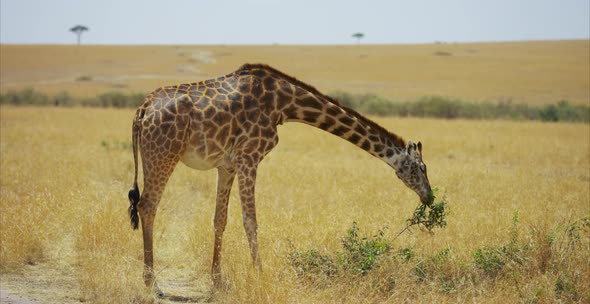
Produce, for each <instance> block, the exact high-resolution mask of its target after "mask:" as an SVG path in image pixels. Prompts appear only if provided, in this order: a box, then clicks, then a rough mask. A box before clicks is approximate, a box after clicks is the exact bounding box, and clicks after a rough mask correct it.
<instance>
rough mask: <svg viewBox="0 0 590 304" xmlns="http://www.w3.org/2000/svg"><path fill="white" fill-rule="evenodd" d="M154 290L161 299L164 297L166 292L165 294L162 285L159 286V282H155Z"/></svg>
mask: <svg viewBox="0 0 590 304" xmlns="http://www.w3.org/2000/svg"><path fill="white" fill-rule="evenodd" d="M152 292H153V293H154V295H155V296H156V297H158V298H160V299H163V298H164V297H165V296H166V294H164V292H163V291H162V290H161V289H160V287H158V283H155V282H154V286H153V288H152Z"/></svg>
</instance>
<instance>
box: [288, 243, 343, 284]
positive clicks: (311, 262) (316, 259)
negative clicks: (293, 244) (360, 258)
mask: <svg viewBox="0 0 590 304" xmlns="http://www.w3.org/2000/svg"><path fill="white" fill-rule="evenodd" d="M288 258H289V262H290V263H291V266H293V268H294V269H295V272H296V273H297V275H299V276H302V277H309V278H311V279H317V278H322V279H326V278H329V277H333V276H335V275H336V272H337V270H336V264H335V263H334V261H333V260H332V258H331V257H330V256H328V255H324V254H321V253H319V252H318V251H317V250H315V249H309V250H304V251H302V250H297V249H294V248H293V249H292V250H291V252H290V253H289V256H288Z"/></svg>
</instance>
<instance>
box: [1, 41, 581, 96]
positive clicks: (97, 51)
mask: <svg viewBox="0 0 590 304" xmlns="http://www.w3.org/2000/svg"><path fill="white" fill-rule="evenodd" d="M588 54H590V40H578V41H542V42H510V43H475V44H464V43H461V44H424V45H341V46H282V45H275V46H229V45H228V46H184V45H183V46H69V45H68V46H37V45H26V46H18V45H1V46H0V81H1V88H0V91H2V92H6V91H8V90H13V89H21V88H25V87H34V88H35V89H36V90H39V91H42V92H45V93H48V94H51V95H54V94H57V93H59V92H61V91H67V92H69V93H71V94H73V95H74V96H80V97H89V96H94V95H96V94H100V93H104V92H109V91H113V90H122V91H125V92H131V93H137V92H142V93H144V92H149V91H151V90H153V89H154V88H157V87H160V86H162V85H164V84H175V83H181V82H195V81H199V80H203V79H208V78H211V77H214V76H218V75H224V74H227V73H229V72H231V71H234V70H235V69H237V68H238V67H239V66H241V65H242V64H244V63H246V62H251V63H255V62H261V63H267V64H270V65H272V66H274V67H276V68H278V69H280V70H282V71H284V72H286V73H288V74H290V75H294V76H296V77H298V78H300V79H303V80H305V81H306V82H308V83H311V84H313V85H314V86H317V88H318V89H320V90H321V91H323V92H328V93H329V92H333V91H338V90H339V91H345V92H350V93H373V94H378V95H382V96H385V97H388V98H392V99H395V100H413V99H416V98H419V97H423V96H430V95H442V96H447V97H455V98H461V99H465V100H468V101H474V102H484V101H489V102H498V101H508V100H511V101H513V102H517V103H520V102H524V103H527V104H546V103H556V102H557V101H559V100H563V99H565V100H568V101H569V102H570V103H573V104H588V103H589V102H590V56H589V55H588Z"/></svg>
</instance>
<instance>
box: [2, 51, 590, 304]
mask: <svg viewBox="0 0 590 304" xmlns="http://www.w3.org/2000/svg"><path fill="white" fill-rule="evenodd" d="M588 45H589V44H588V41H566V42H529V43H508V44H503V43H498V44H473V45H465V44H452V45H423V46H361V47H360V48H359V49H355V48H354V47H353V46H347V47H327V46H326V47H311V46H309V47H295V46H292V47H288V46H260V47H233V46H231V47H230V46H218V47H213V46H211V47H196V46H181V47H98V46H90V47H81V48H76V47H69V46H42V47H39V46H37V47H36V46H1V51H2V54H1V55H2V57H1V58H2V62H1V63H2V65H1V69H0V71H1V74H0V75H1V76H2V91H4V90H9V89H13V88H19V87H20V86H23V87H24V86H34V88H35V89H36V90H40V91H43V92H47V93H53V92H55V93H57V92H59V91H64V90H65V91H68V92H71V93H72V94H78V95H79V96H84V95H85V94H98V93H100V92H103V91H110V90H113V89H120V90H129V91H134V92H135V91H143V90H145V91H146V93H147V92H148V91H149V90H151V89H153V88H154V87H157V86H160V85H162V84H167V83H176V82H185V81H195V80H197V79H202V78H207V77H209V76H213V75H217V74H225V73H227V72H229V71H232V70H233V69H235V68H236V67H237V66H239V65H240V64H242V63H243V62H246V61H250V62H255V61H263V62H268V63H270V64H271V65H274V66H276V67H277V68H279V69H282V70H284V71H286V72H288V73H290V74H293V75H295V76H297V77H298V78H300V79H302V80H304V81H307V82H309V83H311V84H314V85H316V86H317V87H318V88H319V89H320V90H322V91H327V92H329V91H331V90H347V91H351V92H373V93H376V94H381V95H384V96H385V95H387V96H398V97H400V98H414V97H419V96H423V95H431V94H441V95H451V96H459V97H462V98H465V99H469V100H473V101H475V102H478V101H486V100H496V98H504V97H510V98H513V99H514V100H517V101H522V102H527V103H539V104H543V103H546V102H555V101H556V100H559V99H568V100H569V101H570V102H572V103H577V104H588V102H589V100H590V98H589V96H588V94H590V93H589V89H590V79H589V78H590V76H589V75H590V73H589V69H590V63H589V57H588V55H587V54H588ZM186 49H190V50H189V51H184V50H186ZM202 50H205V51H207V52H205V53H203V52H202ZM222 50H225V51H222ZM238 50H239V52H238ZM438 51H444V52H449V53H452V56H448V55H444V56H441V55H436V54H435V53H436V52H438ZM181 53H182V54H183V55H181ZM150 54H151V55H150ZM194 54H197V55H194ZM203 54H206V55H203ZM286 54H290V56H293V57H288V56H286ZM193 55H194V56H193ZM39 56H40V57H39ZM199 56H201V57H199ZM202 56H204V57H202ZM34 58H41V59H38V60H36V59H34ZM155 58H158V60H159V61H158V60H155ZM267 58H268V59H267ZM363 60H365V62H363ZM445 60H446V61H445ZM178 62H192V63H193V65H192V66H193V68H194V70H192V72H191V73H187V72H186V71H184V70H182V72H179V71H181V69H179V68H178ZM344 66H345V67H346V68H344ZM486 67H487V69H486ZM117 75H119V76H117ZM121 75H123V76H124V77H123V76H121ZM133 75H135V76H133ZM137 75H143V76H141V77H138V76H137ZM150 75H152V76H150ZM158 75H162V78H161V79H158V78H157V76H158ZM80 76H89V78H90V80H84V81H79V80H77V79H78V77H80ZM132 76H133V77H132ZM117 77H118V78H117ZM167 77H168V78H167ZM185 78H186V80H185ZM398 92H399V94H398ZM138 102H139V101H138ZM133 113H134V111H133V110H130V109H96V108H81V107H72V108H59V107H57V108H53V107H13V106H2V107H1V108H0V127H1V128H0V135H1V145H0V152H1V158H0V169H1V170H0V194H1V200H0V207H1V212H0V224H1V226H0V241H1V242H0V279H1V287H2V289H4V290H8V291H10V292H12V293H18V294H23V295H27V296H28V297H30V298H36V299H40V300H41V301H46V302H52V303H65V302H90V303H145V302H158V301H161V302H164V303H176V302H182V301H191V302H206V301H212V302H220V303H405V302H407V303H414V302H418V303H420V302H422V303H456V302H468V303H473V302H476V303H556V302H558V303H559V302H561V303H570V302H580V303H587V302H588V301H590V231H589V230H590V227H589V226H590V223H589V221H590V220H589V219H588V217H589V216H590V128H589V126H588V124H569V123H541V122H525V121H468V120H431V119H418V118H397V117H374V119H375V120H376V121H377V122H378V123H380V124H382V125H383V126H384V127H386V128H387V129H389V130H391V131H392V132H395V133H397V134H400V135H402V136H403V137H404V138H406V139H411V140H415V141H418V140H420V141H421V142H422V143H423V144H424V160H425V162H426V164H427V165H428V174H429V178H430V181H431V184H433V185H434V186H436V187H438V189H439V193H441V194H442V193H444V194H445V195H446V198H447V201H448V203H449V208H450V214H449V215H448V216H447V218H446V219H447V227H446V228H444V229H439V230H436V231H435V233H434V234H433V235H430V234H428V233H426V232H424V231H421V230H420V229H413V230H412V233H410V232H406V233H404V234H402V235H401V236H400V237H399V238H397V239H395V240H394V236H395V234H396V233H397V232H398V231H399V230H401V229H402V228H403V227H405V225H406V222H405V220H406V219H408V218H409V217H411V215H412V212H413V210H414V208H415V207H416V206H417V204H418V199H417V197H416V195H415V194H414V193H412V192H411V191H410V190H408V189H407V188H406V187H405V186H404V185H403V184H402V183H401V182H400V181H399V180H398V179H397V177H396V176H395V174H394V172H393V171H392V170H391V169H390V168H389V167H388V166H386V165H385V164H384V163H382V162H380V161H379V160H377V159H374V158H372V157H370V156H369V155H368V154H367V153H365V152H363V151H362V150H360V149H357V148H355V147H354V146H352V145H351V144H350V143H348V142H346V141H343V140H341V139H339V138H337V137H334V136H332V135H330V134H327V133H324V132H322V131H320V130H316V129H313V128H310V127H308V126H305V125H301V124H294V123H293V124H286V125H283V126H281V127H280V128H279V136H280V143H279V145H278V146H277V147H276V148H275V150H273V151H272V152H271V153H270V154H269V155H268V156H267V158H266V159H265V160H264V161H263V162H262V163H261V165H260V167H259V170H258V182H257V189H256V195H257V210H258V222H259V243H260V255H261V259H262V266H263V271H262V272H261V273H259V272H257V271H256V270H254V269H253V267H252V265H251V262H250V261H249V252H248V244H247V241H246V237H245V233H244V231H243V228H242V223H241V214H240V208H239V197H238V195H237V193H238V191H237V190H238V189H237V187H234V189H233V191H232V196H231V198H230V214H229V221H228V226H227V229H226V232H225V235H224V250H223V262H222V272H223V275H224V279H225V280H226V281H227V285H228V288H227V290H225V291H221V292H217V293H212V291H211V282H210V276H209V269H210V262H211V256H212V247H213V227H212V218H213V211H214V200H215V171H214V170H212V171H206V172H201V171H195V170H191V169H189V168H187V167H185V166H184V165H182V164H181V165H179V166H178V167H177V169H176V171H175V173H174V174H173V176H172V178H171V179H170V181H169V183H168V186H167V189H166V192H165V194H164V197H163V199H162V202H161V204H160V208H159V211H158V216H157V217H156V227H155V229H156V231H155V259H156V268H157V269H156V271H157V272H158V280H159V284H160V287H161V288H162V289H163V291H164V292H166V293H168V294H169V297H167V298H165V299H163V300H156V299H154V298H153V297H152V296H151V295H150V293H149V292H148V291H147V290H146V289H145V287H144V286H143V282H142V279H141V277H142V275H141V274H142V263H143V261H142V252H143V249H142V241H141V233H140V232H138V231H132V230H131V229H130V225H129V219H128V216H127V207H128V201H127V190H128V189H129V187H130V186H131V183H132V178H133V159H132V153H131V145H130V140H131V138H130V136H131V134H130V133H131V120H132V117H133ZM140 188H141V185H140ZM354 222H356V223H357V225H358V227H360V231H359V234H360V235H361V236H362V237H365V236H366V237H368V238H369V239H371V238H372V237H373V236H374V235H376V234H378V231H379V230H382V231H383V238H384V239H385V242H387V243H388V244H389V246H390V248H389V250H387V252H386V253H385V254H383V255H380V256H378V257H377V263H376V264H375V266H374V267H373V269H370V270H369V271H367V272H366V274H361V273H359V271H357V269H356V268H355V267H354V265H353V266H352V267H342V268H339V269H338V270H337V271H336V272H335V273H333V274H332V273H331V274H329V275H328V274H326V273H325V272H322V269H323V268H322V267H323V264H322V263H323V262H322V261H323V260H321V259H314V258H313V257H311V256H310V258H309V259H308V260H307V264H306V261H303V262H302V261H301V260H299V262H298V263H293V259H292V258H291V259H290V257H293V254H294V253H306V252H307V253H309V252H310V250H311V249H314V250H315V251H317V252H318V253H319V254H321V255H323V256H331V257H337V256H338V255H341V254H342V252H343V246H342V238H343V237H344V236H345V235H346V234H347V230H348V229H349V228H350V227H351V226H352V225H353V223H354ZM314 263H315V264H314ZM335 263H336V262H335Z"/></svg>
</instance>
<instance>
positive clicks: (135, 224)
mask: <svg viewBox="0 0 590 304" xmlns="http://www.w3.org/2000/svg"><path fill="white" fill-rule="evenodd" d="M137 203H139V188H138V187H137V184H135V185H133V189H131V190H129V217H130V218H131V228H133V230H137V229H138V228H139V215H138V214H137Z"/></svg>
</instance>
